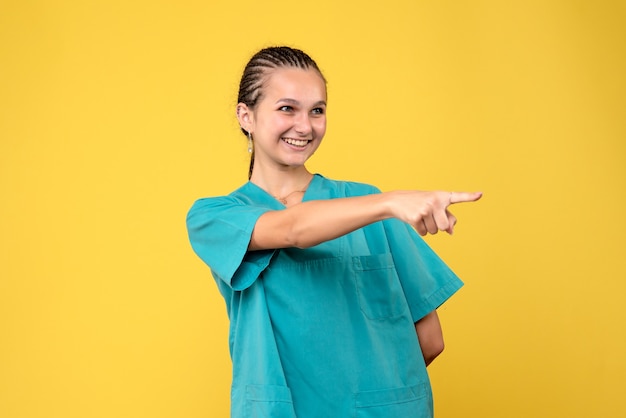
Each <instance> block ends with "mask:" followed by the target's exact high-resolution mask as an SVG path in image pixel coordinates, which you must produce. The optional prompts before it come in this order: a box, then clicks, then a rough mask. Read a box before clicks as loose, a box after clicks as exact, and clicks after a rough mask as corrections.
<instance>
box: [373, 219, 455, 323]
mask: <svg viewBox="0 0 626 418" xmlns="http://www.w3.org/2000/svg"><path fill="white" fill-rule="evenodd" d="M384 225H385V232H386V234H387V237H388V240H389V247H390V249H391V254H392V256H393V260H394V264H395V266H396V270H397V272H398V276H399V278H400V282H401V284H402V288H403V290H404V293H405V295H406V299H407V301H408V303H409V308H410V309H411V315H412V317H413V321H414V322H417V321H418V320H420V319H421V318H423V317H424V316H426V315H427V314H429V313H430V312H432V311H434V310H435V309H437V308H438V307H439V306H441V305H442V304H443V303H444V302H445V301H446V300H448V298H450V296H452V295H453V294H454V293H455V292H456V291H457V290H459V289H460V288H461V287H462V286H463V282H462V281H461V280H460V279H459V278H458V277H457V275H456V274H455V273H454V272H453V271H452V270H451V269H450V268H449V267H448V266H447V265H446V264H445V263H444V262H443V261H442V260H441V258H439V256H438V255H437V254H435V252H434V251H433V250H432V249H431V248H430V247H429V246H428V244H426V242H424V240H423V239H422V238H421V237H420V236H419V235H418V234H417V232H415V230H414V229H413V228H411V226H409V225H408V224H406V223H404V222H401V221H399V220H397V219H389V220H387V221H384Z"/></svg>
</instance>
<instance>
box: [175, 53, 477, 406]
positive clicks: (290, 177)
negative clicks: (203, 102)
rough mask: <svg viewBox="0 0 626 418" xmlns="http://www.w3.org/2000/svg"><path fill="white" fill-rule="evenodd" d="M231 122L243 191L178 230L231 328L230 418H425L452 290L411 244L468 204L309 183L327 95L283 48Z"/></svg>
mask: <svg viewBox="0 0 626 418" xmlns="http://www.w3.org/2000/svg"><path fill="white" fill-rule="evenodd" d="M238 101H239V103H238V105H237V118H238V120H239V124H240V126H241V129H242V131H243V132H244V134H245V135H246V136H247V137H248V141H249V151H250V152H251V153H252V157H251V164H250V173H249V179H250V180H249V182H247V183H246V184H244V185H243V186H242V187H241V188H239V189H238V190H235V191H234V192H232V193H231V194H230V195H228V196H222V197H213V198H206V199H200V200H198V201H197V202H196V203H195V204H194V205H193V207H192V208H191V210H190V212H189V214H188V217H187V226H188V232H189V237H190V241H191V244H192V247H193V249H194V251H195V252H196V253H197V254H198V256H199V257H200V258H201V259H202V260H204V262H206V264H208V266H209V267H210V268H211V271H212V274H213V277H214V278H215V280H216V282H217V285H218V287H219V290H220V292H221V293H222V295H223V296H224V299H225V301H226V306H227V309H228V314H229V319H230V341H229V342H230V353H231V357H232V361H233V382H232V398H231V402H232V403H231V416H232V417H236V418H240V417H271V418H284V417H290V418H294V417H297V418H313V417H315V418H329V417H333V418H343V417H345V418H349V417H364V418H365V417H386V418H394V417H432V415H433V411H432V394H431V388H430V383H429V380H428V374H427V372H426V366H427V365H428V364H429V363H430V362H431V361H432V360H433V359H434V358H435V357H436V356H437V355H438V354H439V353H441V351H442V350H443V337H442V332H441V327H440V324H439V319H438V317H437V313H436V309H437V308H438V307H439V306H440V305H441V304H442V303H443V302H444V301H446V300H447V299H448V298H449V297H450V296H451V295H452V294H453V293H454V292H455V291H456V290H458V289H459V288H460V287H461V285H462V282H461V281H460V280H459V279H458V278H457V277H456V276H455V274H454V273H453V272H452V271H450V269H449V268H448V267H447V266H446V265H445V264H444V263H443V262H442V261H441V260H440V259H439V258H438V257H437V255H435V254H434V253H433V251H432V250H431V249H430V248H429V247H428V246H427V245H426V244H425V243H424V242H423V241H422V239H421V238H420V237H419V236H418V235H417V234H416V232H415V230H417V232H418V233H419V234H420V235H425V234H428V233H430V234H435V233H437V232H438V231H440V230H441V231H446V232H448V233H452V231H453V228H454V224H455V222H456V219H455V218H454V216H453V215H452V214H451V213H450V212H449V211H448V207H449V206H450V205H451V204H453V203H459V202H470V201H475V200H478V199H479V198H480V196H481V194H480V193H454V192H441V191H439V192H421V191H393V192H386V193H381V192H380V191H379V190H378V189H376V188H375V187H373V186H369V185H366V184H360V183H354V182H342V181H334V180H330V179H327V178H325V177H323V176H322V175H320V174H312V173H311V172H309V171H308V170H307V168H306V167H305V163H306V161H307V160H308V159H309V158H310V157H311V155H313V153H314V152H315V151H316V150H317V148H318V147H319V146H320V143H321V141H322V138H323V137H324V133H325V131H326V102H327V98H326V82H325V80H324V77H323V76H322V74H321V72H320V70H319V68H318V67H317V65H316V63H315V62H314V61H313V60H312V59H311V58H310V57H309V56H308V55H306V54H305V53H304V52H302V51H300V50H297V49H293V48H289V47H272V48H266V49H263V50H261V51H259V52H258V53H257V54H255V55H254V56H253V57H252V59H251V60H250V62H249V63H248V64H247V66H246V68H245V70H244V73H243V77H242V79H241V84H240V90H239V100H238Z"/></svg>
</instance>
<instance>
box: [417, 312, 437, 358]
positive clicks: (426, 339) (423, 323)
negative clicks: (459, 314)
mask: <svg viewBox="0 0 626 418" xmlns="http://www.w3.org/2000/svg"><path fill="white" fill-rule="evenodd" d="M415 331H416V332H417V338H418V339H419V344H420V348H421V349H422V355H423V356H424V362H425V363H426V365H427V366H428V365H429V364H430V363H432V361H433V360H434V359H435V358H436V357H437V356H438V355H439V354H441V353H442V352H443V349H444V342H443V331H442V329H441V323H440V322H439V316H438V315H437V311H432V312H431V313H429V314H428V315H426V316H425V317H424V318H422V319H420V320H419V321H417V322H416V323H415Z"/></svg>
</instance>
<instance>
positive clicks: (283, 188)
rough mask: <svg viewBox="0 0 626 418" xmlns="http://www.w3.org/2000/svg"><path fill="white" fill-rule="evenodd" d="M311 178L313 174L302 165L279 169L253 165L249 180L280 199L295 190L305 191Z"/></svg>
mask: <svg viewBox="0 0 626 418" xmlns="http://www.w3.org/2000/svg"><path fill="white" fill-rule="evenodd" d="M312 178H313V174H311V173H310V172H309V171H308V170H307V169H306V168H305V167H304V166H301V167H298V168H295V169H286V170H280V171H274V170H263V169H262V168H261V167H258V168H257V167H254V170H253V171H252V176H251V177H250V181H251V182H252V183H254V184H256V185H257V186H259V187H260V188H262V189H263V190H265V191H266V192H268V193H269V194H271V195H272V196H274V197H276V198H277V199H279V200H280V198H284V197H285V196H287V195H289V194H292V193H294V192H296V191H300V192H303V191H305V190H306V188H307V187H308V185H309V183H310V182H311V179H312Z"/></svg>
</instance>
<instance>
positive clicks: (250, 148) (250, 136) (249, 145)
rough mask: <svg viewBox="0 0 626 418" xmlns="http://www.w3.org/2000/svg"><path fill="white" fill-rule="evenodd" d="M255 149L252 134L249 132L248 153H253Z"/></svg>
mask: <svg viewBox="0 0 626 418" xmlns="http://www.w3.org/2000/svg"><path fill="white" fill-rule="evenodd" d="M253 149H254V144H253V143H252V134H251V133H250V132H248V153H249V154H252V150H253Z"/></svg>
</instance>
